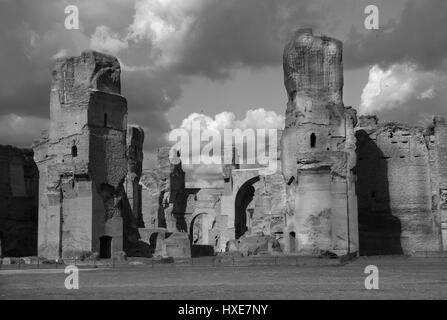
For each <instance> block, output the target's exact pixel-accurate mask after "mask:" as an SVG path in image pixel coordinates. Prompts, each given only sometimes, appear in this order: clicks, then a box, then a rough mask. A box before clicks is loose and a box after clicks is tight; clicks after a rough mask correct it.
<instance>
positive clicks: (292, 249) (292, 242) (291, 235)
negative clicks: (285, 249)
mask: <svg viewBox="0 0 447 320" xmlns="http://www.w3.org/2000/svg"><path fill="white" fill-rule="evenodd" d="M289 251H290V252H291V253H293V252H296V234H295V232H294V231H292V232H290V233H289Z"/></svg>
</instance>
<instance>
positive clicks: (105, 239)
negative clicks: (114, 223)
mask: <svg viewBox="0 0 447 320" xmlns="http://www.w3.org/2000/svg"><path fill="white" fill-rule="evenodd" d="M111 257H112V237H109V236H102V237H101V238H99V258H100V259H110V258H111Z"/></svg>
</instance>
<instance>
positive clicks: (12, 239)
mask: <svg viewBox="0 0 447 320" xmlns="http://www.w3.org/2000/svg"><path fill="white" fill-rule="evenodd" d="M38 181H39V172H38V169H37V166H36V164H35V162H34V160H33V151H32V150H30V149H19V148H15V147H11V146H0V256H4V257H23V256H35V255H37V221H38Z"/></svg>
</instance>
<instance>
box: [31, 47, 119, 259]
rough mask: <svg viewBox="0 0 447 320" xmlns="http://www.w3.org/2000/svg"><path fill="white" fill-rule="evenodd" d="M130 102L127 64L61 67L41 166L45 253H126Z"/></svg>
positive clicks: (67, 63) (79, 61) (93, 59)
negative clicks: (125, 88)
mask: <svg viewBox="0 0 447 320" xmlns="http://www.w3.org/2000/svg"><path fill="white" fill-rule="evenodd" d="M126 118H127V102H126V99H124V98H123V97H122V96H121V95H120V66H119V63H118V60H117V59H116V58H113V57H111V56H107V55H103V54H99V53H96V52H92V51H87V52H83V53H82V55H81V56H80V57H75V58H69V59H62V60H59V61H57V63H56V66H55V67H54V69H53V73H52V84H51V98H50V120H51V126H50V130H49V132H48V135H47V136H45V137H43V138H42V140H41V141H40V142H38V143H37V144H36V145H35V146H34V151H35V159H36V163H37V165H38V167H39V172H40V181H39V240H38V254H39V256H42V257H46V258H60V257H62V258H64V257H67V258H68V257H83V256H85V255H90V254H92V253H93V252H96V253H99V255H100V256H101V257H104V258H110V256H112V255H119V254H120V253H121V252H122V251H123V196H124V193H125V192H124V188H123V184H124V181H125V179H126V174H127V165H128V164H127V157H126V152H127V150H126V149H127V148H126V131H127V124H126V123H127V121H126Z"/></svg>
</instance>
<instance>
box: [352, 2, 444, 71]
mask: <svg viewBox="0 0 447 320" xmlns="http://www.w3.org/2000/svg"><path fill="white" fill-rule="evenodd" d="M446 19H447V1H445V0H424V1H416V0H409V1H408V3H407V4H406V7H405V9H404V10H403V12H402V14H401V16H400V18H399V20H398V21H397V20H392V21H390V22H389V23H387V25H385V26H381V29H380V30H378V31H374V32H366V33H362V32H359V31H357V30H354V29H353V30H352V31H351V34H350V35H349V37H348V41H347V42H346V43H345V59H344V60H345V63H346V66H347V67H348V68H360V67H364V66H369V65H374V64H380V65H381V66H382V67H388V66H390V65H392V64H395V63H402V62H404V61H407V62H412V63H415V64H417V65H418V66H420V67H421V68H424V69H427V70H435V69H437V68H438V67H440V66H442V67H445V63H446V57H447V55H446V52H447V32H446V31H445V30H446V26H445V24H446V21H447V20H446Z"/></svg>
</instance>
